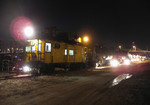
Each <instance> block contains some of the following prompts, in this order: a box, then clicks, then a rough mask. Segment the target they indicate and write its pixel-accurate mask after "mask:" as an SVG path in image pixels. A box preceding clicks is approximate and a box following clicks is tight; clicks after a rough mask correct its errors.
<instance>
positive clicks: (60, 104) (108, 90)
mask: <svg viewBox="0 0 150 105" xmlns="http://www.w3.org/2000/svg"><path fill="white" fill-rule="evenodd" d="M148 69H149V64H138V65H136V66H131V67H119V68H114V69H106V68H105V69H100V70H92V71H90V70H89V71H75V72H69V73H59V74H56V75H51V76H39V77H26V78H15V79H7V80H1V81H0V105H148V104H149V98H148V96H149V93H150V92H149V89H150V86H149V85H150V82H149V79H150V77H149V75H148V74H150V73H149V71H148ZM129 70H130V72H129ZM120 71H121V72H120ZM123 71H125V72H123ZM131 71H132V72H131ZM135 71H136V73H135Z"/></svg>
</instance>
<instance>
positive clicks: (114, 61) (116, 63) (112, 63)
mask: <svg viewBox="0 0 150 105" xmlns="http://www.w3.org/2000/svg"><path fill="white" fill-rule="evenodd" d="M110 65H111V66H113V67H117V66H119V61H118V60H116V59H113V60H111V61H110Z"/></svg>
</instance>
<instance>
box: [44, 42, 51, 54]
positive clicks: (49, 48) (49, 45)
mask: <svg viewBox="0 0 150 105" xmlns="http://www.w3.org/2000/svg"><path fill="white" fill-rule="evenodd" d="M45 51H46V52H51V43H46V44H45Z"/></svg>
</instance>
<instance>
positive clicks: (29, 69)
mask: <svg viewBox="0 0 150 105" xmlns="http://www.w3.org/2000/svg"><path fill="white" fill-rule="evenodd" d="M87 51H88V49H87V47H85V46H83V45H82V44H69V43H65V42H59V41H53V40H47V39H32V40H27V43H26V46H25V60H24V61H20V63H16V65H17V66H14V67H13V68H12V72H13V73H17V74H23V73H32V74H36V73H37V74H40V73H51V72H53V71H54V70H55V68H64V70H73V69H75V68H78V69H79V68H83V67H85V63H86V60H87V57H86V55H87Z"/></svg>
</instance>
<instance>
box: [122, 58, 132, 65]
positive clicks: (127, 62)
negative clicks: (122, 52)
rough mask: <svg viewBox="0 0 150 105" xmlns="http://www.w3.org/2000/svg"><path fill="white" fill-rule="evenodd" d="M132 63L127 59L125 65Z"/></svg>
mask: <svg viewBox="0 0 150 105" xmlns="http://www.w3.org/2000/svg"><path fill="white" fill-rule="evenodd" d="M130 63H131V62H130V60H129V59H125V60H124V62H123V64H125V65H130Z"/></svg>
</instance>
